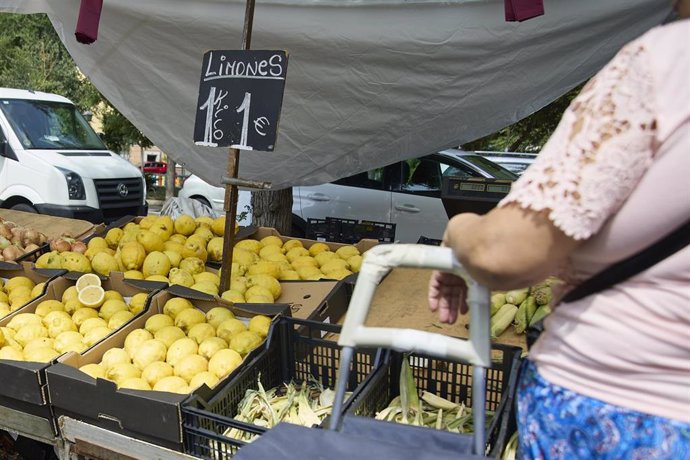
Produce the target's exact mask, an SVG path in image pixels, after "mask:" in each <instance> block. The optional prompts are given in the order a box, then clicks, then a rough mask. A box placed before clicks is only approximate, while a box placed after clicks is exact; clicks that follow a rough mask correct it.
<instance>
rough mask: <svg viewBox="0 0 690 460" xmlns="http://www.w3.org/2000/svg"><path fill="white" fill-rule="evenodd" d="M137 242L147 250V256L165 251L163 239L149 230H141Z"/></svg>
mask: <svg viewBox="0 0 690 460" xmlns="http://www.w3.org/2000/svg"><path fill="white" fill-rule="evenodd" d="M137 242H138V243H139V244H141V245H142V246H143V247H144V249H146V253H147V254H150V253H152V252H154V251H158V252H160V251H162V250H163V243H164V240H163V238H161V237H160V236H159V235H157V234H156V233H154V232H152V231H149V230H140V231H139V233H137Z"/></svg>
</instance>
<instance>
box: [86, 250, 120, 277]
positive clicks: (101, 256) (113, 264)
mask: <svg viewBox="0 0 690 460" xmlns="http://www.w3.org/2000/svg"><path fill="white" fill-rule="evenodd" d="M91 268H92V269H93V271H94V272H96V273H98V274H99V275H103V276H108V275H110V272H116V271H119V269H120V267H119V266H118V263H117V260H115V257H114V256H112V255H110V254H108V253H107V252H104V251H101V252H99V253H97V254H96V255H95V256H93V259H91Z"/></svg>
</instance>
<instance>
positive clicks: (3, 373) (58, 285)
mask: <svg viewBox="0 0 690 460" xmlns="http://www.w3.org/2000/svg"><path fill="white" fill-rule="evenodd" d="M23 267H24V270H22V271H6V272H2V271H0V276H2V277H4V276H5V275H6V274H9V273H13V276H20V275H22V276H27V277H29V278H31V279H32V280H34V281H39V280H40V281H46V279H47V280H48V281H47V282H46V286H45V287H44V290H43V293H42V294H41V295H40V296H39V297H36V298H35V299H32V300H31V301H30V302H29V303H27V304H26V305H24V306H23V307H21V308H20V309H18V310H16V311H14V312H12V313H10V314H9V315H7V316H5V317H4V318H2V319H0V326H2V327H4V326H7V324H8V323H9V322H10V321H11V320H12V318H13V317H14V316H16V315H18V314H19V313H34V312H35V311H36V307H38V305H39V304H40V303H41V302H43V301H45V300H61V299H62V294H63V293H64V292H65V291H66V290H67V289H68V288H69V287H70V286H74V284H75V280H71V279H69V278H66V277H64V276H53V277H52V278H46V276H49V274H50V273H51V272H55V271H54V270H39V269H33V268H31V267H32V265H31V264H29V263H24V264H23ZM46 272H47V273H46ZM57 272H58V273H59V274H63V273H64V270H60V271H57ZM120 275H121V274H120ZM130 281H133V280H124V279H123V278H122V277H121V276H120V277H118V276H113V277H110V278H107V279H104V280H103V281H102V285H103V289H106V290H110V289H112V290H116V291H118V292H120V293H121V294H122V295H123V297H131V296H133V295H134V294H137V293H140V292H148V293H149V295H151V294H152V293H153V292H155V291H156V289H147V288H141V287H137V286H136V285H133V284H132V283H130ZM149 300H150V297H149V299H147V302H148V301H149ZM144 311H146V307H145V309H144ZM135 318H136V317H135ZM116 333H117V330H116V331H114V332H113V333H111V335H110V336H112V335H113V334H116ZM110 336H109V337H110ZM97 345H98V343H96V344H95V345H94V346H97ZM87 351H88V350H87ZM63 356H64V355H63ZM58 359H59V357H58ZM56 361H57V360H52V361H51V362H47V363H38V362H29V361H13V360H4V359H1V360H0V381H2V385H0V405H5V406H7V407H10V408H13V409H19V410H23V411H25V412H29V413H31V414H32V415H37V416H40V417H43V418H47V419H50V420H51V423H53V426H54V430H55V433H57V426H56V425H55V423H54V422H55V420H54V418H53V413H52V411H51V409H50V407H49V405H48V401H49V399H48V390H47V388H46V383H47V380H46V375H45V371H46V369H48V368H49V367H50V366H51V365H52V363H54V362H56ZM27 407H29V408H30V409H29V410H27Z"/></svg>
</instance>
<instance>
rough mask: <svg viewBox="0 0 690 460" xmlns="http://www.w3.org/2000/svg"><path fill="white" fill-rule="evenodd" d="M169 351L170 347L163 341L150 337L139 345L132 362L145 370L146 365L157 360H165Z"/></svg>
mask: <svg viewBox="0 0 690 460" xmlns="http://www.w3.org/2000/svg"><path fill="white" fill-rule="evenodd" d="M167 351H168V347H166V346H165V344H164V343H163V342H161V341H160V340H157V339H150V340H147V341H146V342H144V343H142V344H141V345H139V347H138V348H137V349H136V350H134V356H132V363H133V364H134V365H135V366H136V367H137V368H138V369H140V370H144V369H145V368H146V366H148V365H149V364H151V363H155V362H157V361H163V360H164V359H165V355H166V353H167Z"/></svg>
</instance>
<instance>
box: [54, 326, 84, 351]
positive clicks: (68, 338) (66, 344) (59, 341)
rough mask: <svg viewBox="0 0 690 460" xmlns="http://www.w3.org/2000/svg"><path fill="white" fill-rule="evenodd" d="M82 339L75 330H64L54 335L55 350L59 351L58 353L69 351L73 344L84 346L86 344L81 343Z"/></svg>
mask: <svg viewBox="0 0 690 460" xmlns="http://www.w3.org/2000/svg"><path fill="white" fill-rule="evenodd" d="M83 339H84V337H83V336H82V335H81V334H80V333H78V332H76V331H65V332H63V333H62V334H60V335H58V336H57V337H55V344H54V347H55V351H59V352H60V353H65V352H67V351H71V350H72V349H73V348H74V345H75V344H76V345H78V346H86V344H84V343H83Z"/></svg>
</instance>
